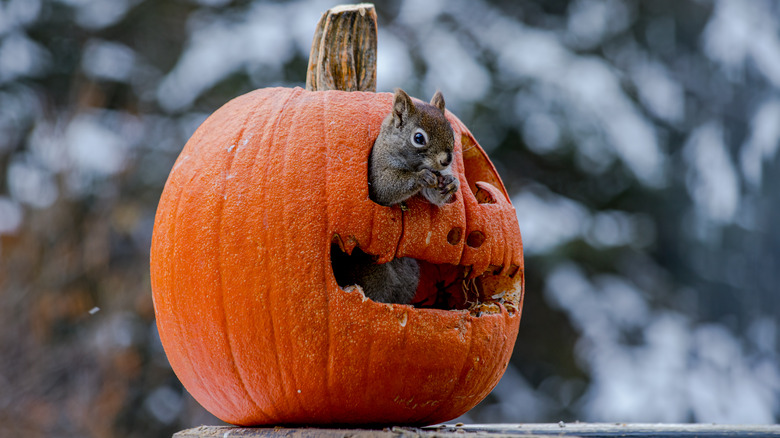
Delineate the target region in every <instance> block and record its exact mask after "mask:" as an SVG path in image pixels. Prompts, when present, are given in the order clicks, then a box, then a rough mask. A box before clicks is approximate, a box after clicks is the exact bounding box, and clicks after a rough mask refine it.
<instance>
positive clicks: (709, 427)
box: [174, 422, 780, 438]
mask: <svg viewBox="0 0 780 438" xmlns="http://www.w3.org/2000/svg"><path fill="white" fill-rule="evenodd" d="M550 436H566V437H698V438H710V437H711V438H716V437H780V426H778V425H718V424H632V423H563V422H561V423H551V424H470V425H452V424H447V425H440V426H431V427H423V428H416V427H388V428H383V429H324V428H308V427H303V428H285V427H260V428H250V427H234V426H201V427H197V428H193V429H187V430H183V431H181V432H178V433H176V434H174V438H217V437H218V438H228V437H243V438H413V437H422V438H510V437H511V438H517V437H550Z"/></svg>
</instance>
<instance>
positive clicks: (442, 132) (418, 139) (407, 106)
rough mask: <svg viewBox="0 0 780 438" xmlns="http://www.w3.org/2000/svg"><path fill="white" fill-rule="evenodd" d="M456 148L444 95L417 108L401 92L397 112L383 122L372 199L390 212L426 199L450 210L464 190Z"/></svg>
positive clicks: (372, 166)
mask: <svg viewBox="0 0 780 438" xmlns="http://www.w3.org/2000/svg"><path fill="white" fill-rule="evenodd" d="M454 148H455V138H454V134H453V132H452V126H450V122H449V121H447V118H446V117H445V115H444V96H442V94H441V92H440V91H437V92H436V94H434V95H433V98H432V99H431V103H430V104H426V103H423V102H420V103H417V104H415V103H414V102H413V101H412V98H411V97H409V95H408V94H406V92H404V90H402V89H400V88H397V89H396V90H395V94H394V95H393V109H392V111H390V114H388V115H387V117H385V119H384V121H383V122H382V127H381V128H380V130H379V135H378V136H377V138H376V141H375V142H374V147H373V148H372V149H371V155H370V157H369V166H368V184H369V197H370V198H371V199H372V200H374V201H375V202H376V203H378V204H380V205H385V206H390V205H395V204H401V203H402V202H404V201H405V200H407V199H409V198H411V197H412V196H414V195H415V194H417V193H422V196H423V197H424V198H425V199H427V200H428V202H430V203H431V204H434V205H436V206H442V205H444V204H446V203H447V202H449V201H450V199H451V198H452V196H453V195H454V194H455V192H456V191H457V190H458V185H459V182H458V179H457V178H456V177H455V176H454V175H453V172H452V161H453V150H454ZM402 208H403V205H402Z"/></svg>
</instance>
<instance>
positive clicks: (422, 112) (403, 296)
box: [332, 88, 459, 304]
mask: <svg viewBox="0 0 780 438" xmlns="http://www.w3.org/2000/svg"><path fill="white" fill-rule="evenodd" d="M454 148H455V139H454V134H453V132H452V126H450V123H449V122H448V121H447V118H446V117H445V115H444V97H443V96H442V94H441V92H438V91H437V92H436V94H434V95H433V99H431V103H430V104H426V103H423V102H420V103H417V104H415V103H414V102H413V101H412V98H411V97H409V95H408V94H406V93H405V92H404V91H403V90H401V89H400V88H398V89H396V90H395V94H394V96H393V109H392V111H390V114H388V115H387V117H386V118H385V120H384V121H383V122H382V127H381V129H380V131H379V135H378V136H377V139H376V141H375V142H374V147H373V148H372V149H371V155H370V158H369V167H368V183H369V196H370V198H371V199H372V200H374V201H375V202H377V203H378V204H381V205H386V206H390V205H396V204H401V203H403V202H404V201H405V200H407V199H409V198H411V197H412V196H414V195H416V194H417V193H421V194H422V196H423V197H424V198H425V199H427V200H428V201H429V202H430V203H432V204H434V205H437V206H441V205H444V204H445V203H447V202H448V201H449V200H450V199H451V198H452V196H453V195H454V193H455V192H456V191H457V190H458V184H459V183H458V179H457V178H455V176H454V175H453V172H452V161H453V150H454ZM402 208H405V206H403V205H402ZM332 260H333V272H334V275H335V277H336V281H337V282H338V284H339V285H340V286H342V287H344V286H347V285H352V284H357V285H359V286H360V287H361V288H362V289H363V293H364V294H365V295H366V296H367V297H368V298H371V299H372V300H374V301H377V302H382V303H398V304H408V303H409V302H410V301H411V300H412V299H413V298H414V295H415V292H416V291H417V285H418V283H419V280H420V267H419V265H418V264H417V261H416V260H415V259H413V258H409V257H401V258H397V259H393V260H391V261H390V262H387V263H383V264H377V263H376V261H375V259H374V258H373V257H371V256H369V255H367V254H365V253H364V252H362V251H360V250H359V249H355V251H353V253H352V256H347V255H346V254H344V253H343V252H341V251H337V250H334V254H333V256H332Z"/></svg>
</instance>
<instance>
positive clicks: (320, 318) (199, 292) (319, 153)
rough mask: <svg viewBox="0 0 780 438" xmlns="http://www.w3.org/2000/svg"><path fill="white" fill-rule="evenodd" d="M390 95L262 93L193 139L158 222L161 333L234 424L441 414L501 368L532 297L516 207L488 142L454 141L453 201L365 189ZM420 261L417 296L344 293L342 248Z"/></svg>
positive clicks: (471, 398)
mask: <svg viewBox="0 0 780 438" xmlns="http://www.w3.org/2000/svg"><path fill="white" fill-rule="evenodd" d="M391 105H392V94H389V93H368V92H343V91H317V92H311V91H306V90H303V89H300V88H294V89H291V88H266V89H260V90H256V91H254V92H250V93H248V94H245V95H243V96H240V97H238V98H235V99H233V100H232V101H230V102H228V103H227V104H225V105H224V106H223V107H222V108H220V109H219V110H217V111H216V112H215V113H214V114H212V115H211V116H210V117H209V118H208V119H207V120H206V121H205V122H204V123H203V124H202V125H201V126H200V127H199V128H198V129H197V130H196V132H195V133H194V134H193V136H192V137H191V138H190V140H189V141H188V142H187V144H186V145H185V147H184V149H183V150H182V152H181V154H180V156H179V157H178V159H177V161H176V163H175V165H174V166H173V169H172V170H171V173H170V176H169V178H168V181H167V183H166V185H165V188H164V190H163V193H162V195H161V199H160V203H159V207H158V210H157V215H156V218H155V225H154V234H153V241H152V248H151V281H152V291H153V299H154V308H155V312H156V317H157V325H158V329H159V334H160V338H161V340H162V344H163V346H164V348H165V352H166V354H167V357H168V359H169V361H170V364H171V366H172V368H173V370H174V371H175V373H176V375H177V376H178V377H179V379H180V380H181V382H182V383H183V385H184V387H185V388H186V389H187V390H188V391H189V392H190V393H191V394H192V396H193V397H194V398H195V399H196V400H197V401H198V402H199V403H200V404H202V405H203V406H204V407H205V408H206V409H207V410H209V411H210V412H211V413H213V414H214V415H216V416H217V417H218V418H220V419H222V420H224V421H226V422H229V423H233V424H237V425H263V424H309V425H316V424H342V425H344V424H350V425H359V424H390V423H395V424H399V423H401V424H415V425H424V424H433V423H438V422H443V421H447V420H450V419H453V418H455V417H457V416H459V415H461V414H463V413H465V412H466V411H468V410H469V409H470V408H472V407H473V406H475V405H476V404H477V403H478V402H479V401H480V400H482V399H483V398H484V397H485V396H486V395H487V394H488V393H489V392H490V390H491V389H492V388H493V387H494V386H495V385H496V384H497V382H498V380H499V379H500V377H501V375H502V374H503V372H504V370H505V369H506V367H507V364H508V361H509V358H510V355H511V353H512V348H513V345H514V342H515V339H516V336H517V330H518V325H519V322H520V313H521V307H522V300H523V289H522V287H523V257H522V243H521V239H520V232H519V229H518V225H517V217H516V213H515V211H514V208H513V207H512V205H511V203H510V201H509V198H508V196H507V192H506V190H505V188H504V186H503V184H502V182H501V180H500V178H499V177H498V175H497V174H496V172H495V169H494V167H493V165H492V164H491V163H490V161H489V160H488V158H487V156H486V154H485V152H484V151H483V150H482V149H481V148H480V146H479V145H478V144H477V142H476V141H475V140H474V138H473V136H472V135H471V133H470V132H469V131H468V129H467V128H466V127H465V126H464V125H463V124H462V123H461V122H460V121H459V120H458V119H457V118H456V117H455V116H453V115H452V114H450V113H448V114H447V117H448V119H449V120H450V122H451V124H452V127H453V130H454V133H455V143H456V144H455V156H456V158H455V162H454V166H455V169H454V170H455V173H456V175H457V177H458V178H459V179H460V182H461V189H460V190H459V191H458V192H457V195H456V199H455V201H454V202H452V203H449V204H447V205H444V206H443V207H441V208H438V207H435V206H433V205H430V204H428V203H426V202H425V201H424V200H422V199H417V198H421V197H414V198H412V199H410V200H409V201H408V202H407V208H405V209H402V208H399V206H393V207H384V206H381V205H378V204H376V203H374V202H373V201H372V200H371V199H369V196H368V186H367V163H368V156H369V153H370V151H371V147H372V145H373V142H374V140H375V139H376V136H377V133H378V130H379V127H380V125H381V122H382V119H383V118H384V117H385V115H386V114H388V113H389V111H390V109H391ZM356 248H359V250H360V251H363V252H365V253H367V254H371V255H373V256H375V257H376V259H377V262H378V263H382V262H387V261H389V260H392V258H394V257H414V258H415V259H417V260H418V261H419V263H420V265H421V279H420V284H419V287H418V289H417V295H416V297H415V300H414V303H413V304H414V306H412V305H400V304H383V303H377V302H374V301H372V300H370V299H367V298H365V296H363V295H362V293H361V291H359V290H357V289H356V288H354V287H345V288H342V287H339V285H338V284H337V283H336V280H335V279H334V275H333V270H332V267H331V253H332V251H344V252H346V253H348V254H349V253H352V252H353V251H355V250H356Z"/></svg>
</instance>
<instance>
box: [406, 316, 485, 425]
mask: <svg viewBox="0 0 780 438" xmlns="http://www.w3.org/2000/svg"><path fill="white" fill-rule="evenodd" d="M463 320H464V322H465V323H466V324H468V327H469V328H468V336H469V348H468V351H467V352H466V355H465V356H463V359H462V361H461V366H460V372H459V373H458V378H457V380H455V382H453V384H452V389H450V391H449V392H448V393H447V397H443V398H442V400H452V395H453V394H455V392H456V391H457V390H458V387H459V386H461V385H462V384H464V383H465V380H466V379H465V377H466V374H468V370H469V367H468V358H469V357H471V352H472V351H474V324H473V321H472V317H471V315H468V316H466V317H465V318H464V319H463ZM461 351H465V350H461ZM445 408H446V409H451V408H452V406H449V405H447V404H445V403H439V404H438V405H437V406H436V407H435V409H434V410H433V411H431V412H430V413H428V415H426V416H424V417H422V418H421V419H420V420H419V421H420V423H426V424H429V423H431V422H435V421H432V420H436V419H437V418H442V416H441V414H440V412H441V411H442V410H443V409H445ZM461 415H462V414H461Z"/></svg>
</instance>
